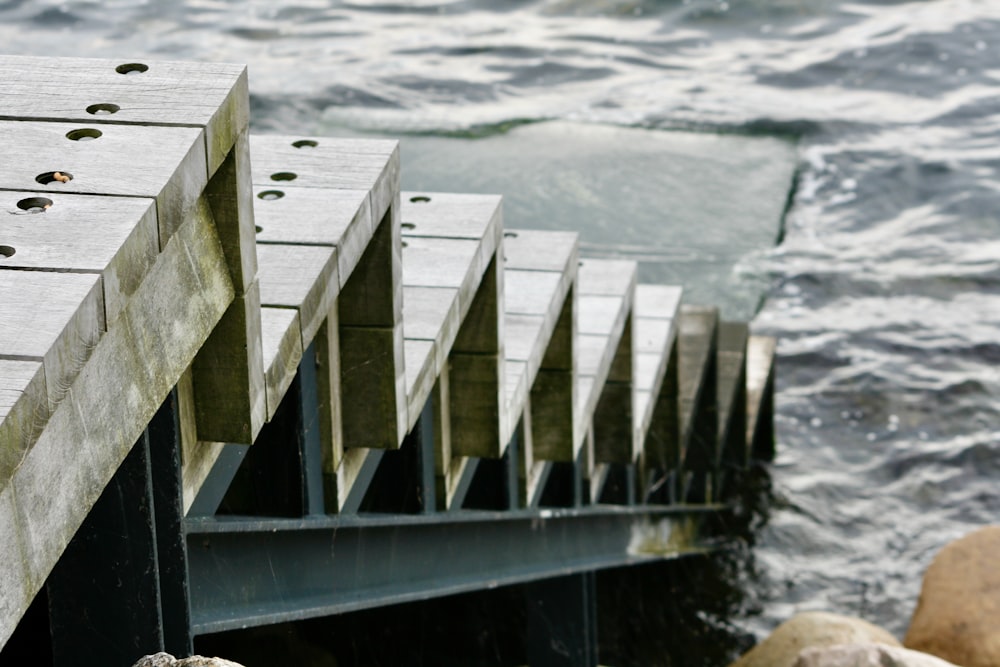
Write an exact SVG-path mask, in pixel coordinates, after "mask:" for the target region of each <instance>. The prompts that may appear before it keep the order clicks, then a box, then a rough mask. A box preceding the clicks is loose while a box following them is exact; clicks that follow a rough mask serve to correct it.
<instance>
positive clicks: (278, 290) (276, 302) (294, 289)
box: [257, 244, 340, 349]
mask: <svg viewBox="0 0 1000 667" xmlns="http://www.w3.org/2000/svg"><path fill="white" fill-rule="evenodd" d="M257 261H258V265H259V267H260V268H259V273H258V279H259V280H260V302H261V304H262V305H263V306H277V307H282V308H294V309H296V310H297V311H298V312H299V317H300V319H301V326H302V340H301V341H300V346H301V347H302V348H303V349H305V348H306V347H308V346H309V344H310V343H312V341H313V338H315V337H316V332H317V331H319V327H320V325H321V324H322V323H323V320H325V319H326V317H327V314H328V313H329V311H330V308H331V306H332V305H333V304H334V303H335V302H336V300H337V296H338V294H339V292H340V279H339V274H338V272H337V266H338V262H337V249H336V248H332V247H329V246H300V245H277V244H266V245H264V244H262V245H260V246H258V247H257Z"/></svg>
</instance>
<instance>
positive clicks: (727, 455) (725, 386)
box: [716, 322, 749, 468]
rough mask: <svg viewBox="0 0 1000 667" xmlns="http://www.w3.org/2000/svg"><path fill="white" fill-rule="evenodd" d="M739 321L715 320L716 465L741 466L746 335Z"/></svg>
mask: <svg viewBox="0 0 1000 667" xmlns="http://www.w3.org/2000/svg"><path fill="white" fill-rule="evenodd" d="M748 336H749V328H748V327H747V325H746V324H745V323H743V322H720V323H719V348H718V352H717V360H716V363H717V364H718V370H717V373H718V377H717V378H716V393H717V397H718V398H717V401H718V406H719V407H718V410H719V442H718V449H717V450H716V456H717V462H718V463H717V465H718V466H719V467H720V468H721V467H724V466H735V467H739V468H745V467H746V465H747V463H748V462H749V459H748V458H747V451H746V430H747V366H746V362H747V359H746V353H747V337H748Z"/></svg>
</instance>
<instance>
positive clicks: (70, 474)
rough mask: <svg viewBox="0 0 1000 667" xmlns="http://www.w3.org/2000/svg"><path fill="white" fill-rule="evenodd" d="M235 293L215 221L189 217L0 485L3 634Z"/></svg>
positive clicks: (3, 638)
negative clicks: (9, 477)
mask: <svg viewBox="0 0 1000 667" xmlns="http://www.w3.org/2000/svg"><path fill="white" fill-rule="evenodd" d="M23 273H28V272H23ZM232 299H233V288H232V283H231V281H230V278H229V273H228V271H227V270H226V265H225V260H224V258H223V255H222V248H221V245H220V244H219V241H218V238H217V237H216V235H215V228H214V227H213V226H212V225H211V223H210V221H207V220H205V219H204V218H199V217H194V218H192V219H190V220H189V221H188V222H187V223H185V225H182V227H181V228H180V229H179V230H178V232H177V234H176V235H175V236H174V237H173V238H172V239H171V241H170V242H169V243H168V244H167V246H166V248H164V251H163V252H162V253H161V254H160V256H159V257H158V258H157V261H156V263H155V264H154V266H153V268H152V269H151V270H150V272H149V276H148V279H147V280H145V281H143V283H142V284H141V285H140V287H139V289H138V291H137V292H136V293H135V296H134V297H133V298H132V299H130V300H129V301H128V303H127V304H126V306H125V308H124V310H123V311H122V313H121V315H120V317H119V318H118V320H117V323H116V325H115V326H114V327H112V328H111V329H110V330H109V331H108V332H107V333H106V334H105V335H104V336H103V337H102V338H101V340H100V342H99V343H98V345H97V347H96V348H95V349H94V352H93V355H92V356H91V359H90V362H89V363H88V364H87V365H86V366H85V367H84V368H83V370H82V371H81V372H80V374H79V375H78V376H77V378H76V379H75V380H74V382H73V384H72V386H71V388H70V390H69V392H68V393H67V395H66V398H65V400H63V401H61V402H60V403H59V405H58V406H57V408H56V410H55V411H54V412H53V413H52V416H51V418H50V419H49V422H48V424H47V426H46V427H45V429H44V431H43V432H42V434H41V436H40V437H39V439H38V441H37V442H36V443H35V445H34V447H32V448H31V450H30V451H29V452H28V455H27V456H26V457H25V459H24V462H23V463H22V464H21V466H20V467H19V468H18V469H17V471H16V472H15V473H14V477H13V479H12V481H11V483H10V484H9V485H8V486H7V487H5V488H4V489H3V490H2V491H0V533H3V536H4V539H0V560H2V561H3V562H4V563H7V564H8V566H7V567H5V568H3V571H2V573H0V590H3V591H4V595H3V596H0V599H2V602H0V604H2V605H3V606H4V609H3V612H4V613H3V614H2V615H0V643H4V642H6V640H7V638H8V637H9V636H10V633H11V632H12V631H13V629H14V626H15V625H16V624H17V621H18V619H19V618H20V616H21V614H23V612H24V610H25V609H26V608H27V605H28V603H29V602H30V601H31V599H32V598H33V597H34V595H35V593H36V592H37V591H38V590H39V589H40V587H41V586H42V585H43V584H44V581H45V577H46V576H47V575H48V573H49V571H50V570H51V568H52V567H53V565H54V564H55V562H56V561H57V560H58V558H59V555H60V554H61V553H62V551H63V549H64V548H65V546H66V545H67V544H68V542H69V540H70V538H71V537H72V535H73V534H74V532H75V531H76V529H77V528H78V527H79V525H80V523H81V522H82V521H83V519H84V517H85V516H86V514H87V512H88V510H89V508H90V507H91V505H92V504H93V503H94V501H96V499H97V497H98V496H99V495H100V493H101V491H102V490H103V488H104V486H105V485H106V484H107V482H108V480H109V479H110V478H111V476H112V475H113V474H114V471H115V470H116V469H117V467H118V465H119V464H120V463H121V461H122V459H123V458H124V457H125V455H126V454H127V453H128V452H129V450H130V449H131V447H132V445H133V443H134V442H135V441H136V439H137V438H138V437H139V434H141V433H142V431H143V429H145V428H146V425H147V424H148V423H149V420H150V419H151V418H152V416H153V414H154V413H155V412H156V410H157V409H158V408H159V407H160V405H161V403H162V402H163V400H164V398H165V397H166V395H167V393H168V392H169V391H170V389H171V388H172V387H173V386H174V385H175V384H176V383H177V381H178V380H179V379H180V377H181V375H182V374H183V372H184V371H185V369H186V368H187V367H188V365H189V364H190V363H191V360H192V359H193V358H194V356H195V353H196V352H197V351H198V349H199V348H200V347H201V345H202V344H203V343H204V341H205V339H206V338H207V337H208V335H209V333H210V332H211V331H212V330H213V328H215V326H216V324H217V323H218V321H219V319H220V318H221V317H222V314H223V312H224V311H225V309H226V308H227V306H228V305H229V303H231V301H232ZM8 591H10V593H8Z"/></svg>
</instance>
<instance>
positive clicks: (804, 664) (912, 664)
mask: <svg viewBox="0 0 1000 667" xmlns="http://www.w3.org/2000/svg"><path fill="white" fill-rule="evenodd" d="M795 667H955V665H953V664H952V663H950V662H945V661H944V660H941V659H940V658H935V657H934V656H932V655H927V654H926V653H920V652H918V651H910V650H908V649H905V648H899V647H898V646H886V645H885V644H875V643H869V644H840V645H838V646H825V647H816V646H814V647H811V648H807V649H804V650H803V651H802V652H801V653H799V657H798V659H797V660H796V661H795Z"/></svg>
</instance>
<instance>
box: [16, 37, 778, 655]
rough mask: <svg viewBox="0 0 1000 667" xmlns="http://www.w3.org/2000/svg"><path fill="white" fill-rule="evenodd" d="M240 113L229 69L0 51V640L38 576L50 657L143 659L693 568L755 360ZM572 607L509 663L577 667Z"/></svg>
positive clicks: (494, 209)
mask: <svg viewBox="0 0 1000 667" xmlns="http://www.w3.org/2000/svg"><path fill="white" fill-rule="evenodd" d="M248 121H249V99H248V90H247V75H246V70H245V68H244V67H242V66H232V65H204V64H192V63H167V62H142V63H138V62H135V63H124V62H117V61H98V60H76V59H43V58H27V57H13V56H4V57H0V137H2V138H3V140H4V145H5V155H6V157H5V159H4V160H3V161H2V162H0V209H2V211H3V212H4V213H5V215H4V216H3V221H2V223H0V300H2V302H3V303H4V304H5V308H4V310H5V312H4V316H3V318H0V562H2V563H3V564H4V565H3V566H2V567H0V647H3V646H4V645H5V644H6V643H7V642H8V641H9V640H10V638H11V637H12V635H14V633H15V631H16V629H17V628H18V627H19V624H21V623H22V618H24V615H25V613H26V612H27V610H28V609H29V606H30V605H31V604H32V601H33V600H35V599H36V596H38V595H39V593H40V592H41V591H43V589H44V594H45V595H46V597H47V600H48V606H47V608H48V614H47V619H46V620H45V623H46V624H47V627H48V630H49V632H50V634H51V638H52V639H51V646H52V655H53V663H54V664H55V665H58V666H59V667H62V666H64V665H85V664H98V663H99V664H105V665H130V664H131V663H132V662H133V661H134V660H135V659H136V658H137V657H138V656H140V655H142V654H146V653H153V652H156V651H158V650H167V651H170V652H172V653H174V654H176V655H187V654H190V652H191V651H192V649H193V641H194V639H195V637H197V636H203V635H208V634H211V633H218V632H222V631H227V630H233V629H238V628H246V627H251V626H262V625H270V624H275V623H279V622H285V621H295V620H300V619H307V618H316V617H323V616H330V615H335V614H343V613H347V612H351V611H354V610H359V609H368V608H373V607H379V606H382V605H388V604H397V603H400V602H406V601H411V600H421V599H426V598H431V597H435V596H446V595H452V594H455V593H460V592H463V591H476V590H482V589H487V588H493V587H496V586H501V585H506V584H520V583H524V582H541V583H538V584H534V587H535V590H538V591H555V590H561V591H563V592H562V593H559V595H570V594H568V593H566V592H565V590H570V591H576V592H572V594H571V595H570V597H569V598H565V599H563V602H564V603H565V600H566V599H575V598H573V596H575V595H577V594H578V593H579V591H580V590H582V591H584V593H583V594H582V595H583V598H581V599H585V600H587V599H589V600H590V601H591V603H592V601H593V595H594V593H593V576H592V575H593V573H594V572H595V571H597V570H601V569H603V568H609V567H619V566H623V565H629V564H636V563H647V562H653V561H656V560H662V559H665V558H676V557H679V556H682V555H685V554H688V553H699V552H703V551H704V550H705V549H706V548H708V546H707V544H706V543H704V542H703V541H702V540H701V536H700V533H699V531H698V526H699V525H701V521H702V519H704V518H705V517H708V516H712V515H714V514H717V513H720V512H725V501H726V498H727V496H728V494H729V493H730V492H731V489H730V486H731V485H732V480H733V475H732V474H731V473H732V471H733V470H735V469H739V468H744V467H746V466H747V465H748V464H749V462H750V460H751V459H752V458H755V457H762V456H765V457H766V456H768V455H769V453H770V452H771V451H773V442H772V440H773V436H772V430H771V421H772V414H771V411H772V401H771V394H772V391H773V389H772V383H773V380H772V376H773V358H774V344H773V341H772V340H770V339H765V338H760V337H757V336H753V335H750V334H749V333H748V330H747V327H746V325H745V324H739V323H729V322H720V321H719V316H718V312H717V311H716V310H715V309H713V308H709V307H696V306H689V305H682V294H681V289H680V288H679V287H673V286H661V285H644V284H639V283H638V281H637V268H636V265H635V264H634V263H633V262H628V261H620V260H600V259H589V258H583V259H581V258H580V256H579V249H578V240H577V236H576V234H574V233H569V232H543V231H535V230H527V229H508V228H506V227H505V226H504V224H503V215H502V200H501V197H499V196H495V195H458V194H447V193H426V192H400V167H399V164H400V163H399V148H398V144H397V143H396V142H393V141H384V140H358V139H335V138H328V137H300V136H250V135H249V133H248ZM623 224H624V223H623ZM567 578H568V579H567ZM565 581H570V582H571V584H570V588H569V589H565V586H564V585H563V584H560V585H559V586H563V588H560V587H559V586H556V585H555V582H565ZM544 582H551V583H552V585H551V586H546V585H543V584H544ZM588 582H589V583H588ZM581 586H582V587H583V588H580V587H581ZM564 589H565V590H564ZM588 591H589V592H588ZM545 594H549V593H545ZM588 596H589V597H588ZM588 604H590V603H588ZM584 606H586V605H584ZM137 609H141V610H143V613H141V614H137V613H135V612H136V610H137ZM565 614H566V615H567V618H575V619H577V621H579V623H582V624H583V625H584V626H585V630H586V631H584V632H582V633H580V634H579V636H576V635H574V637H575V638H571V637H567V638H566V640H567V641H569V642H570V643H571V644H573V645H572V646H571V650H569V651H568V652H567V654H566V655H563V653H560V654H559V655H558V656H550V655H547V654H545V650H546V648H545V647H546V646H547V645H549V644H552V642H549V643H548V644H546V643H545V642H541V643H538V642H535V643H531V646H533V647H534V648H529V653H531V652H532V651H535V652H534V653H531V655H530V656H529V657H531V658H532V659H533V661H535V663H536V664H543V663H544V664H566V665H571V664H572V665H593V664H596V662H595V661H596V645H595V644H594V642H595V641H596V639H594V637H595V631H594V629H593V627H591V626H592V624H593V614H592V613H590V612H587V610H586V609H584V608H583V607H581V608H580V609H565ZM574 615H576V616H574ZM530 616H531V615H530V614H529V617H530ZM32 622H34V621H32ZM24 623H25V624H27V623H28V621H27V620H25V621H24ZM575 623H576V621H574V623H568V624H565V628H570V629H572V628H573V627H575V625H574V624H575ZM557 625H558V624H557ZM577 625H578V623H577ZM560 627H562V626H560ZM565 628H564V629H565ZM587 628H589V630H588V629H587ZM577 630H578V628H577V629H576V630H572V632H577ZM566 631H567V632H571V630H566ZM552 632H557V630H555V629H554V630H552ZM572 632H571V634H572ZM529 634H530V633H529ZM95 637H100V638H101V639H100V640H97V639H95ZM574 642H575V644H574ZM580 642H582V643H583V644H584V645H579V646H578V645H576V644H580ZM548 650H551V647H550V648H549V649H548Z"/></svg>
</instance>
